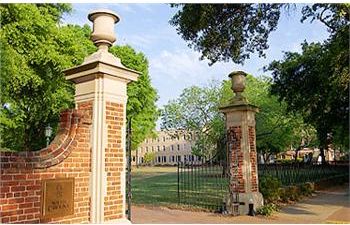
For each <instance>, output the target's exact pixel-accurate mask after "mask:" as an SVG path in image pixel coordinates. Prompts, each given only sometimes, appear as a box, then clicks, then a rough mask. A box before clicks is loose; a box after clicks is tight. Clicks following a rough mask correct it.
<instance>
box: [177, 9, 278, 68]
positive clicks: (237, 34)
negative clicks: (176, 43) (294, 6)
mask: <svg viewBox="0 0 350 225" xmlns="http://www.w3.org/2000/svg"><path fill="white" fill-rule="evenodd" d="M171 6H172V7H179V8H180V9H179V11H178V12H177V13H176V14H175V15H174V16H173V18H172V19H171V20H170V24H172V25H173V26H175V27H176V29H177V32H178V34H180V35H181V37H182V38H183V39H184V40H186V41H188V42H189V46H190V47H193V48H194V49H195V50H197V51H199V52H201V53H202V56H201V59H204V58H206V59H209V61H210V64H214V63H215V62H217V61H226V62H227V61H229V60H232V61H233V62H235V63H243V62H244V60H246V59H249V56H250V54H251V53H254V52H258V54H259V56H265V54H264V51H265V50H266V49H267V48H268V47H269V46H268V44H267V40H268V36H269V33H270V32H271V31H273V30H275V29H276V27H277V23H278V19H279V17H280V8H281V4H172V5H171Z"/></svg>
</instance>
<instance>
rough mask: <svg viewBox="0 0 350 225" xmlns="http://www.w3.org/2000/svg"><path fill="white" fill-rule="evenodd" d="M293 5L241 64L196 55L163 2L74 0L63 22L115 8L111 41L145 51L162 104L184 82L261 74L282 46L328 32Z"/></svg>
mask: <svg viewBox="0 0 350 225" xmlns="http://www.w3.org/2000/svg"><path fill="white" fill-rule="evenodd" d="M296 6H297V7H296V10H292V11H290V12H289V13H287V12H284V13H283V14H282V15H281V18H280V21H279V24H278V28H277V30H276V31H274V32H272V33H271V34H270V37H269V42H268V43H269V46H270V48H269V49H268V50H267V51H266V58H259V57H257V55H253V56H251V58H250V59H248V60H246V62H245V63H244V65H237V64H234V63H232V62H230V63H216V64H214V65H213V66H208V61H201V60H199V57H200V54H199V53H198V52H195V51H194V50H192V49H190V48H189V47H188V46H187V43H186V42H185V41H184V40H182V39H181V37H180V36H179V35H178V34H177V33H176V30H175V28H174V27H172V26H171V25H170V24H169V22H168V21H169V20H170V18H171V17H172V16H173V15H174V14H175V12H176V11H177V10H176V8H171V7H170V6H169V5H167V4H160V3H153V4H87V3H79V4H73V12H72V13H71V14H70V15H66V16H65V17H64V18H63V22H64V23H71V24H79V25H83V24H89V25H90V26H91V25H92V24H91V22H90V21H88V19H87V15H88V13H89V12H91V11H92V10H95V9H99V8H106V9H110V10H113V11H115V12H116V13H117V14H118V15H119V16H120V18H121V20H120V21H119V23H118V24H116V26H115V32H116V35H117V41H116V43H115V44H117V45H124V44H129V45H131V46H132V47H133V48H134V49H136V50H137V51H142V52H143V53H144V54H145V55H146V56H147V58H148V60H149V71H150V76H151V79H152V84H153V86H154V87H155V88H156V89H157V91H158V95H159V100H158V102H157V105H158V106H159V107H161V106H162V105H164V104H166V103H167V102H168V100H170V99H174V98H176V97H177V96H179V95H180V94H181V92H182V90H183V89H184V88H185V87H189V86H191V85H206V84H207V83H208V82H209V81H210V80H212V79H215V80H223V79H227V75H228V74H229V73H230V72H232V71H233V70H243V71H245V72H247V73H250V74H253V75H254V76H259V75H262V74H264V72H263V71H262V67H263V66H266V65H268V64H269V63H270V62H271V61H273V60H278V59H282V57H283V51H300V43H302V42H303V41H304V40H307V41H308V42H316V41H322V40H325V39H326V38H327V37H328V33H327V30H326V27H325V26H324V25H323V24H321V23H320V22H318V21H314V22H313V23H310V22H309V21H305V22H304V23H301V22H300V18H301V13H300V11H301V6H302V5H300V4H296ZM265 74H266V73H265ZM266 75H268V74H266Z"/></svg>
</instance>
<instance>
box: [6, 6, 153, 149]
mask: <svg viewBox="0 0 350 225" xmlns="http://www.w3.org/2000/svg"><path fill="white" fill-rule="evenodd" d="M69 11H70V5H67V4H2V5H0V15H1V25H2V28H1V31H0V42H1V44H0V48H1V49H0V50H1V56H2V57H1V58H0V60H1V61H0V63H1V64H0V66H1V68H0V73H1V76H0V79H1V80H0V82H1V87H0V88H1V89H0V90H1V99H0V104H1V107H0V125H1V126H0V134H1V140H0V144H1V146H3V147H7V148H10V149H14V150H37V149H40V148H42V147H43V146H45V143H46V142H45V140H46V139H45V135H44V130H45V127H46V126H47V125H49V124H50V125H51V127H53V128H54V129H53V130H55V129H56V127H57V123H58V119H59V114H60V112H61V111H62V110H64V109H67V108H73V107H74V100H73V95H74V85H73V84H72V83H70V82H67V81H66V80H65V77H64V75H63V73H62V70H64V69H67V68H70V67H73V66H76V65H79V64H81V63H82V62H83V59H84V58H85V57H86V56H87V55H89V54H91V53H92V52H94V51H95V50H96V47H95V46H94V45H93V43H92V41H90V39H89V38H90V33H91V30H90V28H89V26H88V25H85V26H83V27H80V26H77V25H66V26H62V25H60V18H61V17H62V15H63V14H64V13H67V12H69ZM110 51H111V52H112V54H115V55H116V56H118V57H119V58H121V61H122V63H123V64H124V65H125V66H127V67H129V68H131V69H134V70H137V71H140V72H141V73H142V74H141V75H140V76H139V80H138V81H137V82H134V83H132V84H131V85H129V86H128V96H129V98H128V105H127V114H128V115H132V118H133V124H132V129H133V140H132V147H133V148H135V146H136V145H137V144H138V143H140V142H142V141H143V139H144V138H145V137H146V136H147V135H149V134H150V133H151V132H152V130H153V129H154V127H155V121H156V120H157V115H158V112H157V109H156V106H155V101H156V99H157V94H156V91H155V89H154V88H153V87H152V86H151V81H150V78H149V74H148V62H147V59H146V57H145V56H144V55H143V54H142V53H136V52H135V51H134V50H133V49H132V48H131V47H130V46H113V47H112V48H111V49H110ZM53 136H54V135H53Z"/></svg>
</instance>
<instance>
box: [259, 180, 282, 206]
mask: <svg viewBox="0 0 350 225" xmlns="http://www.w3.org/2000/svg"><path fill="white" fill-rule="evenodd" d="M280 187H281V182H280V181H279V180H278V179H277V178H275V177H272V176H264V177H262V178H261V179H260V182H259V190H260V192H261V194H262V195H263V197H264V201H265V202H266V203H270V202H274V201H276V200H278V199H279V189H280Z"/></svg>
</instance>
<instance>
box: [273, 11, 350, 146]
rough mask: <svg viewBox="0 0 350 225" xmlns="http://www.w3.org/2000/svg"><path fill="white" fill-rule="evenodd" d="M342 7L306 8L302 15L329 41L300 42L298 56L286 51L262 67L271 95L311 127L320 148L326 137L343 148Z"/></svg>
mask: <svg viewBox="0 0 350 225" xmlns="http://www.w3.org/2000/svg"><path fill="white" fill-rule="evenodd" d="M344 7H347V9H349V4H347V5H344V4H343V5H331V4H326V5H317V7H316V6H314V8H312V9H311V8H310V9H309V10H310V11H308V12H309V13H308V14H307V15H309V14H311V13H312V15H314V17H315V18H318V19H320V20H321V21H322V22H324V23H326V24H327V26H328V27H329V28H330V29H331V36H330V38H329V39H328V40H326V41H324V42H323V43H307V42H304V43H303V44H302V52H301V53H295V52H286V53H285V55H284V59H283V60H280V61H273V62H272V63H271V64H270V65H269V67H268V68H267V69H268V70H271V71H272V74H273V78H274V84H273V86H272V88H271V92H272V93H274V94H276V95H277V96H279V99H280V100H281V101H285V102H287V103H288V110H290V111H293V112H298V113H300V114H301V115H303V117H304V118H305V120H306V121H307V122H308V123H311V124H313V126H314V127H315V128H316V130H317V134H318V138H319V141H320V142H321V143H320V145H321V148H327V147H328V145H329V144H330V143H332V136H333V144H336V145H338V146H339V147H341V146H342V147H343V148H346V149H348V148H349V144H348V143H349V82H350V75H349V11H347V13H344ZM313 10H316V11H313ZM318 11H320V12H318ZM324 12H327V14H325V13H324ZM323 15H327V16H323ZM329 135H331V136H329Z"/></svg>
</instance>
